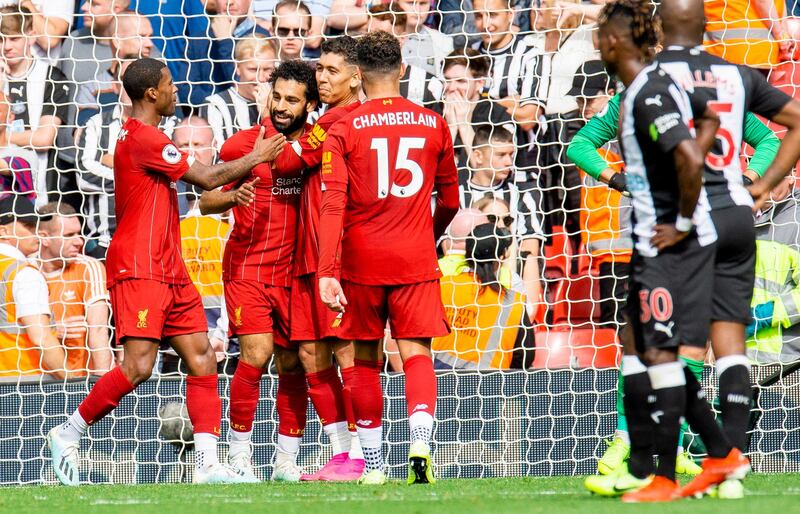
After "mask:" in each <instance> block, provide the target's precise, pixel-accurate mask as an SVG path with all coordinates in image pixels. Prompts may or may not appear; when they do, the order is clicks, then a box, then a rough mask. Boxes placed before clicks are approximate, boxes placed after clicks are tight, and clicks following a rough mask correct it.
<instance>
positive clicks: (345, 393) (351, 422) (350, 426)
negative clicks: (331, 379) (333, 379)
mask: <svg viewBox="0 0 800 514" xmlns="http://www.w3.org/2000/svg"><path fill="white" fill-rule="evenodd" d="M340 371H341V372H342V382H344V387H343V388H342V400H343V402H344V415H345V418H346V419H347V430H349V431H351V432H355V431H356V415H355V414H354V413H353V380H354V379H355V378H354V377H355V371H356V368H355V366H352V367H349V368H341V369H340Z"/></svg>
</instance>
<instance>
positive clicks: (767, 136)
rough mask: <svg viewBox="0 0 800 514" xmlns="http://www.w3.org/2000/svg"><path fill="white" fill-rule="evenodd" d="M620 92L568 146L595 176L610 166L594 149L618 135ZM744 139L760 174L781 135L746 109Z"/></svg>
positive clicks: (580, 164) (569, 152)
mask: <svg viewBox="0 0 800 514" xmlns="http://www.w3.org/2000/svg"><path fill="white" fill-rule="evenodd" d="M619 96H620V95H619V94H617V95H615V96H614V97H613V98H611V100H609V101H608V105H607V106H606V108H605V109H603V110H602V111H600V112H599V113H597V114H596V115H595V116H594V117H593V118H592V119H591V120H589V122H588V123H587V124H586V125H585V126H584V127H583V128H581V129H580V130H579V131H578V133H577V134H575V137H573V138H572V142H570V144H569V147H568V148H567V157H568V158H569V159H570V160H571V161H572V162H574V163H575V165H576V166H577V167H578V168H580V169H582V170H583V171H585V172H586V173H588V174H589V175H591V176H592V177H594V178H595V179H599V178H600V173H602V171H603V170H604V169H606V168H608V167H609V166H608V163H606V161H605V159H603V158H602V157H601V156H600V154H598V153H597V149H598V148H601V147H602V146H603V145H605V144H606V143H608V142H609V141H611V140H612V139H616V137H617V126H618V122H619ZM744 142H745V143H747V144H748V145H750V146H752V147H753V149H754V150H755V152H754V153H753V157H751V158H750V163H749V165H748V169H751V170H753V171H754V172H756V173H757V174H758V176H759V177H760V176H762V175H763V174H764V171H766V169H767V167H768V166H769V165H770V163H771V162H772V161H773V160H774V159H775V155H776V154H777V153H778V147H779V146H780V139H778V136H776V135H775V134H774V133H773V132H772V130H770V129H769V127H767V126H766V125H764V124H763V123H761V121H760V120H759V119H758V118H757V117H756V116H755V115H754V114H753V113H751V112H748V113H747V115H746V116H745V119H744Z"/></svg>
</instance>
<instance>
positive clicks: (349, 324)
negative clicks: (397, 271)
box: [339, 280, 450, 341]
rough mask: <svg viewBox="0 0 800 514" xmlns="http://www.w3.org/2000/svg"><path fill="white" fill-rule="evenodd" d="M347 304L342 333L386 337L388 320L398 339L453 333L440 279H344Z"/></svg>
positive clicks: (351, 336) (350, 336)
mask: <svg viewBox="0 0 800 514" xmlns="http://www.w3.org/2000/svg"><path fill="white" fill-rule="evenodd" d="M342 289H343V290H344V295H345V297H347V301H348V304H347V307H345V313H344V316H342V325H341V327H340V328H339V337H340V338H342V339H354V340H357V341H364V340H374V339H383V333H384V329H385V328H386V320H387V319H388V320H389V328H390V329H391V331H392V337H394V338H395V339H428V338H431V337H439V336H444V335H447V334H449V333H450V327H449V326H448V324H447V319H446V318H445V313H444V306H443V305H442V293H441V289H440V288H439V281H438V280H429V281H427V282H418V283H416V284H405V285H400V286H367V285H363V284H356V283H354V282H349V281H347V280H343V281H342Z"/></svg>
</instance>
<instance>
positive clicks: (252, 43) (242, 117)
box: [200, 37, 278, 151]
mask: <svg viewBox="0 0 800 514" xmlns="http://www.w3.org/2000/svg"><path fill="white" fill-rule="evenodd" d="M233 55H234V59H235V61H236V77H235V80H236V81H235V82H234V84H233V87H231V88H229V89H226V90H225V91H222V92H221V93H216V94H213V95H211V96H209V97H208V98H207V99H206V104H205V105H203V106H202V107H201V108H200V116H201V117H202V118H205V119H206V120H208V123H209V124H210V125H211V128H212V129H213V130H214V141H215V144H216V149H217V151H219V150H220V148H222V143H224V142H225V140H226V139H228V138H230V137H232V136H233V135H234V134H236V133H237V132H239V131H240V130H242V129H246V128H250V127H252V126H253V125H255V124H256V123H258V119H259V114H260V113H259V112H258V110H259V108H258V102H257V101H256V88H257V87H258V85H259V84H263V83H265V82H267V81H268V80H269V76H270V75H271V74H272V71H273V70H274V69H275V65H276V64H277V62H278V55H277V52H276V50H275V47H274V46H273V45H272V43H271V42H270V40H269V39H265V38H261V37H250V38H246V39H240V40H239V41H237V43H236V50H235V51H234V54H233Z"/></svg>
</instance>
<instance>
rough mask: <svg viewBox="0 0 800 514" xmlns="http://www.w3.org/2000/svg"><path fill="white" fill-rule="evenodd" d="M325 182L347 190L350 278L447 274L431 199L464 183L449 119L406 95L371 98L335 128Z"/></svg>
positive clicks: (404, 280) (346, 272)
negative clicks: (440, 261)
mask: <svg viewBox="0 0 800 514" xmlns="http://www.w3.org/2000/svg"><path fill="white" fill-rule="evenodd" d="M321 177H322V182H323V188H324V189H325V190H331V191H335V190H338V191H346V192H347V205H346V210H345V215H344V232H343V235H342V248H341V261H342V262H341V266H342V270H341V274H342V278H344V279H346V280H349V281H351V282H356V283H360V284H366V285H397V284H411V283H416V282H424V281H427V280H434V279H436V278H438V277H440V276H441V273H440V272H439V267H438V263H437V259H436V242H435V241H434V234H433V217H432V215H431V195H432V193H433V190H434V186H436V187H438V186H440V185H444V184H453V183H456V182H457V180H458V172H457V170H456V165H455V158H454V156H453V142H452V139H451V136H450V129H449V128H448V127H447V123H446V122H445V121H444V118H442V117H441V116H439V115H438V114H436V113H435V112H433V111H431V110H429V109H426V108H424V107H420V106H418V105H416V104H414V103H413V102H410V101H408V100H406V99H404V98H401V97H397V98H384V99H376V100H370V101H368V102H366V103H364V104H363V105H361V107H359V108H358V109H356V110H354V111H353V112H351V113H350V114H349V115H348V116H347V117H346V118H344V119H342V120H341V121H339V122H337V123H336V124H335V125H333V127H331V130H330V132H329V133H328V137H327V139H326V140H325V145H324V152H323V156H322V168H321ZM324 265H325V267H326V269H327V268H329V267H330V263H324ZM322 267H323V263H322V262H320V268H322Z"/></svg>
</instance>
